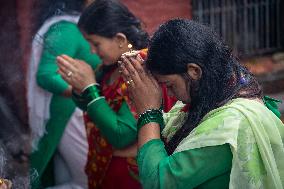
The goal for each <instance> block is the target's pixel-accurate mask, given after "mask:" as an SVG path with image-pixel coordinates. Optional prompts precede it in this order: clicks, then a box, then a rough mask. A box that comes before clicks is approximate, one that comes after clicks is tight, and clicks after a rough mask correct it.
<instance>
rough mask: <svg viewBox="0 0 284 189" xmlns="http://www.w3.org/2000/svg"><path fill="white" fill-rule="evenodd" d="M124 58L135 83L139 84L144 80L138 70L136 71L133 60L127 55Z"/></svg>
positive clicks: (125, 65)
mask: <svg viewBox="0 0 284 189" xmlns="http://www.w3.org/2000/svg"><path fill="white" fill-rule="evenodd" d="M122 60H123V63H124V67H125V68H126V70H127V71H128V74H129V77H130V78H132V80H133V81H134V83H137V84H138V83H140V82H141V81H142V80H141V78H140V76H139V74H138V72H137V71H136V69H135V68H134V66H133V65H132V62H130V61H131V60H130V59H128V58H126V57H123V58H122Z"/></svg>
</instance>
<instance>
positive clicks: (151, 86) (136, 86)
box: [120, 55, 162, 114]
mask: <svg viewBox="0 0 284 189" xmlns="http://www.w3.org/2000/svg"><path fill="white" fill-rule="evenodd" d="M141 64H142V58H141V57H140V56H139V55H138V56H137V57H136V58H134V57H126V56H122V62H121V64H120V69H121V73H122V77H123V79H124V81H125V82H126V84H128V91H129V94H130V97H131V100H132V101H133V102H134V105H135V107H136V111H137V113H138V114H141V113H143V112H144V111H146V110H147V109H151V108H155V109H158V108H160V107H161V103H162V93H161V90H160V87H159V85H158V83H157V81H156V80H155V79H154V77H153V76H152V75H151V74H149V73H147V72H146V71H145V69H144V68H143V66H142V65H141Z"/></svg>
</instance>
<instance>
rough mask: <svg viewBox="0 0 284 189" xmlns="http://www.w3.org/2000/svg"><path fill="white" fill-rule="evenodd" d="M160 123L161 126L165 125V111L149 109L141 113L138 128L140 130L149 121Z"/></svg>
mask: <svg viewBox="0 0 284 189" xmlns="http://www.w3.org/2000/svg"><path fill="white" fill-rule="evenodd" d="M151 122H154V123H158V124H159V125H160V128H163V127H164V119H163V112H162V111H161V109H148V110H146V111H145V112H143V113H141V114H140V115H139V117H138V121H137V128H138V131H139V130H140V129H141V128H142V127H143V126H144V125H146V124H148V123H151Z"/></svg>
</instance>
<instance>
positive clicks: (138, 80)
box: [120, 57, 202, 148]
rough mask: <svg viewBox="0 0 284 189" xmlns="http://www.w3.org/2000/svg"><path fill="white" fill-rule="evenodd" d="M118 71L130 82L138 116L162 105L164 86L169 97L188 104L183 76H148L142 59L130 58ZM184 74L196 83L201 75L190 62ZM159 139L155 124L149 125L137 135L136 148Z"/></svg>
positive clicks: (158, 130)
mask: <svg viewBox="0 0 284 189" xmlns="http://www.w3.org/2000/svg"><path fill="white" fill-rule="evenodd" d="M122 60H123V61H122V62H123V63H122V64H121V66H120V67H121V70H122V75H123V78H124V80H128V81H129V79H131V80H133V82H131V83H130V85H129V87H128V91H129V93H130V95H131V96H132V101H133V102H134V104H135V107H136V110H137V113H138V114H141V113H143V112H145V111H146V110H148V109H152V108H154V109H158V108H159V107H160V106H161V100H162V95H161V90H160V87H159V84H165V85H166V86H167V89H168V92H169V94H171V95H173V96H175V97H176V98H177V99H178V100H181V101H183V102H185V103H190V101H191V98H190V89H189V87H188V86H189V85H190V83H188V82H189V81H187V80H185V79H184V78H183V77H182V75H179V74H171V75H159V74H153V75H151V74H149V73H148V72H147V71H145V70H144V68H143V67H142V66H141V60H140V59H139V58H136V59H135V58H133V57H130V58H129V57H123V58H122ZM187 74H188V75H189V77H190V78H191V79H192V80H199V79H200V78H201V76H202V70H201V68H200V67H199V66H198V65H197V64H193V63H189V64H188V65H187ZM159 138H160V126H159V125H158V124H157V123H148V124H146V125H144V126H143V127H142V128H141V129H140V131H139V134H138V147H139V148H140V147H142V146H143V145H144V144H145V143H147V142H148V141H150V140H152V139H159Z"/></svg>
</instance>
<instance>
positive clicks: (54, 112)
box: [30, 21, 100, 188]
mask: <svg viewBox="0 0 284 189" xmlns="http://www.w3.org/2000/svg"><path fill="white" fill-rule="evenodd" d="M44 38H45V40H44V48H43V52H42V57H41V61H40V64H39V67H38V72H37V78H36V79H37V83H38V85H39V86H40V87H42V88H43V89H45V90H47V91H49V92H51V93H52V94H53V96H52V99H51V104H50V119H49V121H48V123H47V125H46V133H47V134H45V135H44V136H43V137H42V138H41V140H40V142H39V145H38V150H37V151H35V152H33V153H32V154H31V156H30V167H31V171H32V174H33V173H35V172H34V171H37V173H38V177H36V176H35V175H32V177H36V178H37V179H36V180H32V182H34V183H32V184H33V186H32V187H33V188H39V183H40V182H41V184H42V185H44V186H49V185H52V182H53V181H52V177H51V175H52V169H50V167H48V164H49V163H51V160H52V157H53V154H54V152H55V149H56V147H57V145H58V143H59V141H60V138H61V136H62V134H63V132H64V129H65V126H66V124H67V122H68V120H69V118H70V116H71V115H72V113H73V112H74V110H75V107H76V106H75V103H74V102H73V101H72V99H71V98H66V97H63V96H61V94H62V93H63V91H65V90H66V89H67V88H68V84H67V83H66V82H65V81H64V80H63V79H62V78H61V77H60V75H59V74H58V73H57V70H58V66H57V64H56V55H60V54H66V55H69V56H71V57H73V58H76V59H81V60H84V61H86V62H87V63H89V64H90V65H91V66H92V67H93V68H94V69H95V68H96V67H97V65H98V64H99V63H100V60H99V58H98V56H97V55H94V54H91V49H90V46H89V44H88V42H87V41H86V40H85V39H84V38H83V36H82V34H81V32H80V31H79V29H78V28H77V26H76V24H74V23H71V22H67V21H61V22H58V23H56V24H54V25H52V26H51V27H50V28H49V30H48V32H47V33H46V34H45V36H44ZM63 110H64V111H63ZM48 170H49V171H48ZM32 179H33V178H32ZM43 180H46V183H43Z"/></svg>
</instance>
